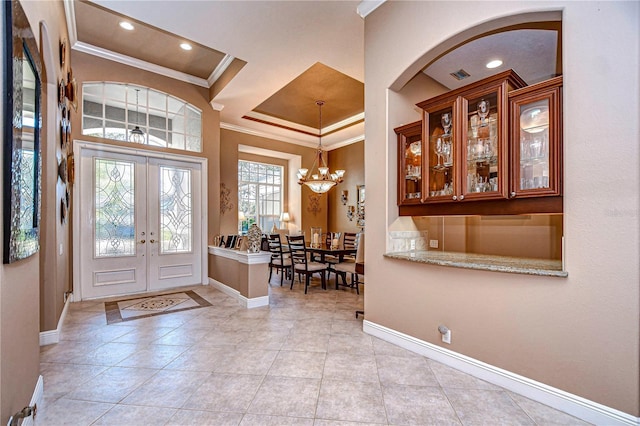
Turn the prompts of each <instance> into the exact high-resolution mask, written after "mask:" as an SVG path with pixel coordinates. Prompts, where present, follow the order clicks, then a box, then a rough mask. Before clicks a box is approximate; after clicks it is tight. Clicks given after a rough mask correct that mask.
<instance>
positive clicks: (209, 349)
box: [35, 276, 585, 426]
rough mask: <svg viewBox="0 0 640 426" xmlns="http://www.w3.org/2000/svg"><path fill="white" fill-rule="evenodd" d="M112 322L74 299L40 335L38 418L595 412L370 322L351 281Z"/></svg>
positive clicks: (504, 416) (507, 416) (241, 421)
mask: <svg viewBox="0 0 640 426" xmlns="http://www.w3.org/2000/svg"><path fill="white" fill-rule="evenodd" d="M278 280H279V277H278V276H274V279H273V281H272V282H273V284H272V287H271V303H270V306H269V307H263V308H255V309H250V310H247V309H245V308H243V307H241V306H240V305H239V304H238V303H237V302H236V301H235V300H234V299H232V298H230V297H229V296H227V295H225V294H223V293H221V292H220V291H218V290H216V289H214V288H211V287H208V286H203V287H193V288H191V289H193V290H195V291H196V292H197V293H198V294H199V295H201V296H202V297H204V298H205V299H207V300H208V301H210V302H211V304H212V306H211V307H206V308H199V309H194V310H189V311H184V312H175V313H171V314H166V315H158V316H154V317H149V318H143V319H140V320H134V321H128V322H121V323H116V324H112V325H106V319H105V312H104V303H103V302H82V303H73V304H71V306H70V309H69V312H68V314H67V318H66V320H65V323H64V325H63V328H62V332H61V341H60V343H58V344H55V345H49V346H45V347H42V350H41V374H42V375H43V376H44V389H45V391H44V401H43V403H42V404H41V406H40V407H39V408H38V413H37V416H36V420H35V424H36V425H47V426H49V425H74V426H81V425H154V426H155V425H216V426H217V425H243V426H244V425H317V426H334V425H360V426H362V425H378V424H383V425H385V424H388V425H450V424H452V425H453V424H456V425H459V424H464V425H476V424H485V425H497V424H500V425H512V424H513V425H516V424H518V425H520V424H522V425H534V424H538V425H550V424H554V425H557V424H567V425H582V424H585V423H584V422H582V421H580V420H578V419H576V418H574V417H571V416H568V415H566V414H564V413H561V412H558V411H556V410H554V409H551V408H549V407H547V406H544V405H541V404H539V403H536V402H533V401H531V400H528V399H526V398H523V397H521V396H518V395H516V394H513V393H511V392H509V391H506V390H504V389H501V388H498V387H496V386H494V385H491V384H489V383H486V382H483V381H481V380H478V379H476V378H474V377H472V376H469V375H467V374H464V373H461V372H459V371H457V370H454V369H452V368H450V367H447V366H445V365H443V364H440V363H437V362H435V361H432V360H430V359H428V358H425V357H422V356H419V355H416V354H414V353H412V352H409V351H407V350H404V349H402V348H399V347H397V346H394V345H392V344H389V343H387V342H385V341H383V340H380V339H377V338H375V337H372V336H369V335H367V334H365V333H363V332H362V319H358V320H356V319H355V316H354V311H355V310H356V309H357V308H358V309H362V305H363V296H362V295H360V296H357V295H356V294H355V292H354V291H353V290H350V289H347V290H338V291H336V290H333V287H332V286H331V285H329V287H328V288H329V290H326V291H324V290H321V289H320V288H319V285H317V284H318V283H314V285H313V286H312V287H311V288H310V289H309V294H307V295H305V294H304V293H303V288H304V286H302V285H299V284H296V285H295V286H294V290H293V291H290V290H289V288H288V287H287V286H286V285H285V286H284V287H282V288H281V287H280V286H279V285H278V284H277V282H278Z"/></svg>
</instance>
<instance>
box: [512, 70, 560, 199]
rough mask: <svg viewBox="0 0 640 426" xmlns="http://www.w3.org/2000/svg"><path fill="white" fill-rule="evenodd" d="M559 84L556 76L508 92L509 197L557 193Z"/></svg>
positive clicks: (558, 175)
mask: <svg viewBox="0 0 640 426" xmlns="http://www.w3.org/2000/svg"><path fill="white" fill-rule="evenodd" d="M561 88H562V77H557V78H554V79H551V80H548V81H545V82H543V83H541V84H538V85H533V86H529V87H526V88H524V89H520V90H517V91H514V92H512V93H510V94H509V104H510V114H511V117H510V118H511V123H512V125H511V135H510V136H511V152H512V155H511V157H512V158H511V162H512V163H511V186H510V193H509V196H510V197H511V198H515V197H539V196H554V195H561V179H560V176H561V170H560V169H561V161H560V158H561V149H562V141H561V135H562V129H561V126H562V117H561V115H560V102H561Z"/></svg>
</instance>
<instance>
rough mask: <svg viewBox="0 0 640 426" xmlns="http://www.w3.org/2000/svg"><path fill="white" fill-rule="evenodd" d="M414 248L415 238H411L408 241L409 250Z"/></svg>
mask: <svg viewBox="0 0 640 426" xmlns="http://www.w3.org/2000/svg"><path fill="white" fill-rule="evenodd" d="M415 249H416V240H411V241H410V242H409V250H415Z"/></svg>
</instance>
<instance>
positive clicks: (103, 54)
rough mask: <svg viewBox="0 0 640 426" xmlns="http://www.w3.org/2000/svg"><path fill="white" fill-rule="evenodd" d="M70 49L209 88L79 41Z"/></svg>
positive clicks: (201, 80) (191, 78)
mask: <svg viewBox="0 0 640 426" xmlns="http://www.w3.org/2000/svg"><path fill="white" fill-rule="evenodd" d="M72 49H73V50H77V51H78V52H83V53H88V54H89V55H93V56H98V57H100V58H103V59H107V60H109V61H114V62H119V63H121V64H124V65H129V66H131V67H134V68H138V69H141V70H144V71H149V72H152V73H154V74H159V75H163V76H165V77H169V78H173V79H175V80H180V81H184V82H185V83H189V84H193V85H196V86H200V87H205V88H207V89H208V88H209V83H208V82H207V80H205V79H204V78H199V77H195V76H193V75H190V74H186V73H183V72H179V71H175V70H172V69H169V68H166V67H161V66H160V65H156V64H152V63H151V62H146V61H141V60H140V59H136V58H132V57H131V56H127V55H122V54H120V53H116V52H112V51H110V50H107V49H103V48H101V47H97V46H93V45H91V44H87V43H83V42H81V41H76V42H75V43H74V44H73V46H72Z"/></svg>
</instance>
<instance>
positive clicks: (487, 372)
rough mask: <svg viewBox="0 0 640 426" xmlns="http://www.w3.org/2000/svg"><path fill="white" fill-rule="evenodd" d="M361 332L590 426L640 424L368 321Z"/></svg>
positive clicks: (516, 375) (606, 409)
mask: <svg viewBox="0 0 640 426" xmlns="http://www.w3.org/2000/svg"><path fill="white" fill-rule="evenodd" d="M362 328H363V330H364V332H365V333H368V334H370V335H372V336H375V337H378V338H380V339H382V340H385V341H387V342H389V343H393V344H395V345H398V346H400V347H402V348H404V349H407V350H410V351H412V352H415V353H418V354H420V355H423V356H426V357H428V358H431V359H433V360H435V361H438V362H441V363H443V364H445V365H448V366H450V367H453V368H455V369H457V370H460V371H463V372H465V373H467V374H471V375H472V376H475V377H478V378H479V379H482V380H485V381H487V382H489V383H493V384H494V385H498V386H501V387H503V388H505V389H508V390H510V391H512V392H515V393H517V394H519V395H522V396H524V397H526V398H529V399H532V400H534V401H537V402H540V403H542V404H545V405H548V406H550V407H553V408H555V409H557V410H560V411H563V412H565V413H567V414H570V415H572V416H575V417H577V418H579V419H582V420H584V421H587V422H590V423H593V424H606V425H610V426H613V425H616V426H617V425H627V426H638V425H640V417H635V416H632V415H630V414H627V413H624V412H622V411H619V410H616V409H614V408H611V407H607V406H605V405H602V404H599V403H597V402H594V401H590V400H588V399H585V398H582V397H580V396H577V395H574V394H571V393H569V392H565V391H563V390H561V389H557V388H554V387H552V386H548V385H545V384H544V383H540V382H537V381H535V380H532V379H529V378H527V377H524V376H520V375H518V374H516V373H512V372H510V371H507V370H503V369H501V368H499V367H495V366H493V365H490V364H486V363H484V362H482V361H479V360H477V359H474V358H470V357H468V356H466V355H462V354H460V353H457V352H454V351H451V350H449V349H446V348H443V347H440V346H437V345H434V344H432V343H429V342H425V341H423V340H420V339H416V338H415V337H412V336H409V335H406V334H404V333H401V332H399V331H395V330H392V329H390V328H387V327H384V326H382V325H379V324H376V323H373V322H371V321H367V320H364V321H363V326H362Z"/></svg>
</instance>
